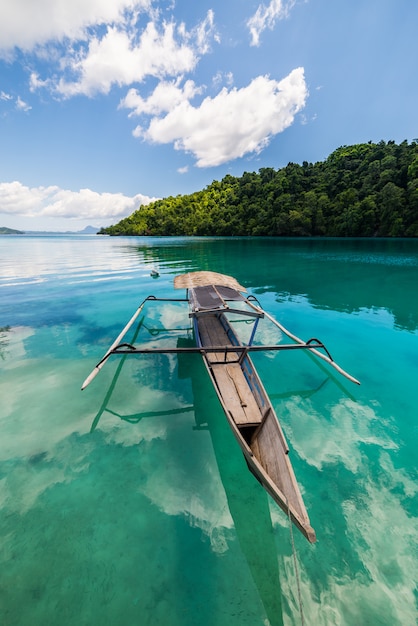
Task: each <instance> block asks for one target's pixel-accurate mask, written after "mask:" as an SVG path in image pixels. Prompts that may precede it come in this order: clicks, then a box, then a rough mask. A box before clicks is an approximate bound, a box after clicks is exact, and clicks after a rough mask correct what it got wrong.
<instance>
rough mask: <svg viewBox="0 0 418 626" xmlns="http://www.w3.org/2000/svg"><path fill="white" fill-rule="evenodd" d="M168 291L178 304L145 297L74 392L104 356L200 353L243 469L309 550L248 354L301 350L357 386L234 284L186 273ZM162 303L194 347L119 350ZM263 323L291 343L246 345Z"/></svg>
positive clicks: (308, 531) (302, 515)
mask: <svg viewBox="0 0 418 626" xmlns="http://www.w3.org/2000/svg"><path fill="white" fill-rule="evenodd" d="M174 286H175V288H176V289H185V290H186V292H187V297H186V299H180V298H164V299H159V298H155V297H154V296H148V297H147V298H145V300H144V301H143V302H142V303H141V305H140V306H139V308H138V309H137V311H136V312H135V314H134V315H133V316H132V318H131V319H130V321H129V322H128V324H127V325H126V326H125V328H124V329H123V331H122V332H121V333H120V335H119V336H118V337H117V339H116V340H115V341H114V343H113V344H112V345H111V346H110V348H109V350H108V351H107V352H106V354H105V355H104V357H103V358H102V360H101V361H100V362H99V363H98V364H97V365H96V367H95V368H94V369H93V371H92V372H91V374H90V375H89V376H88V377H87V378H86V380H85V381H84V383H83V385H82V389H85V387H87V385H88V384H89V383H90V382H91V381H92V380H93V378H94V377H95V376H96V375H97V374H98V372H99V371H100V369H101V368H102V367H103V365H104V364H105V363H106V361H107V359H108V358H109V357H110V356H111V355H112V354H150V353H180V352H191V353H193V352H195V353H196V352H198V353H200V354H201V356H202V358H203V361H204V364H205V366H206V369H207V371H208V373H209V376H210V378H211V380H212V383H213V385H214V388H215V390H216V393H217V395H218V398H219V401H220V403H221V405H222V408H223V410H224V413H225V415H226V417H227V419H228V422H229V424H230V426H231V429H232V432H233V433H234V435H235V437H236V439H237V441H238V443H239V445H240V447H241V450H242V452H243V454H244V456H245V459H246V461H247V464H248V467H249V469H250V470H251V472H252V473H253V474H254V476H255V477H256V478H257V479H258V480H259V482H260V483H261V484H262V485H263V487H264V488H265V489H266V491H267V492H268V493H269V494H270V495H271V497H272V498H273V499H274V500H275V501H276V502H277V504H278V505H279V506H280V507H281V508H282V509H283V511H284V512H285V513H286V514H287V515H288V516H289V518H290V519H291V520H292V522H293V523H294V524H295V525H296V526H297V528H299V530H300V531H301V532H302V533H303V535H305V537H306V538H307V539H308V540H309V541H310V542H311V543H313V542H315V540H316V537H315V531H314V530H313V528H312V526H311V524H310V521H309V517H308V514H307V512H306V508H305V505H304V503H303V499H302V496H301V493H300V490H299V486H298V483H297V481H296V478H295V474H294V471H293V468H292V465H291V463H290V459H289V454H288V453H289V448H288V445H287V442H286V438H285V436H284V433H283V430H282V428H281V426H280V423H279V420H278V418H277V415H276V413H275V411H274V408H273V406H272V404H271V402H270V399H269V397H268V395H267V393H266V391H265V389H264V387H263V384H262V382H261V380H260V377H259V376H258V374H257V371H256V369H255V367H254V365H253V362H252V360H251V358H250V353H251V352H254V351H261V350H264V351H266V350H294V349H305V350H309V351H310V352H311V353H313V354H315V355H316V356H317V357H319V358H321V359H323V360H325V361H326V362H327V363H328V364H329V365H331V366H332V367H334V368H335V369H336V370H337V371H338V372H339V373H340V374H342V375H343V376H345V377H346V378H348V379H349V380H351V381H352V382H354V383H357V384H359V381H358V380H356V379H355V378H353V377H352V376H351V375H350V374H348V373H347V372H345V371H344V370H343V369H342V368H341V367H339V366H338V365H337V364H336V363H335V362H334V361H333V360H332V358H331V356H330V354H329V352H328V351H327V350H326V348H325V346H324V345H323V344H322V343H321V342H319V341H318V340H317V339H310V340H309V341H307V342H304V341H302V340H301V339H299V338H298V337H296V336H295V335H293V334H292V333H290V332H289V331H288V330H287V329H286V328H284V326H282V325H281V324H280V323H279V322H277V321H276V320H275V319H274V318H273V317H271V316H270V315H269V314H268V313H266V311H264V310H263V309H262V308H261V306H260V305H259V303H258V301H257V300H256V298H255V297H253V296H247V295H245V294H246V289H245V288H244V287H242V286H241V285H240V284H239V283H238V282H237V281H236V280H235V279H234V278H232V277H230V276H226V275H224V274H217V273H215V272H192V273H188V274H182V275H180V276H176V278H175V279H174ZM162 300H163V301H177V302H179V301H180V302H182V301H184V302H188V303H189V305H190V313H189V316H190V318H191V320H192V323H193V330H194V336H195V341H196V347H193V348H178V347H177V348H149V349H146V348H138V347H135V346H134V345H131V344H127V343H122V339H123V337H124V336H125V334H126V333H127V332H128V330H129V328H130V327H131V326H132V325H133V323H134V322H135V320H136V319H137V317H138V315H139V314H140V312H141V311H142V309H143V307H144V305H145V303H146V302H150V301H151V302H156V301H159V302H160V301H162ZM237 316H238V317H241V318H244V319H248V320H251V321H253V322H254V323H253V326H252V331H251V336H250V337H249V340H248V341H247V342H246V343H245V344H244V343H243V342H242V340H241V339H240V338H239V337H238V335H237V333H236V330H235V328H234V326H233V324H232V323H231V318H234V317H235V318H236V317H237ZM264 317H266V318H268V319H269V320H270V321H271V322H272V323H273V324H275V325H276V326H277V327H278V328H280V330H281V331H282V332H284V333H285V334H286V335H287V336H289V337H290V338H291V339H292V341H293V343H289V344H277V345H271V346H260V345H254V343H253V341H254V337H255V333H256V330H257V326H258V323H259V320H260V319H262V318H264Z"/></svg>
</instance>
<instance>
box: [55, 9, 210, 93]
mask: <svg viewBox="0 0 418 626" xmlns="http://www.w3.org/2000/svg"><path fill="white" fill-rule="evenodd" d="M212 23H213V14H212V13H211V12H209V13H208V15H207V16H206V18H205V20H204V21H203V22H202V23H200V24H199V25H198V27H196V29H194V30H193V31H191V32H186V31H185V30H184V28H183V27H182V26H178V27H177V26H176V25H175V24H174V23H173V22H169V23H164V24H162V25H161V26H160V27H158V26H157V24H156V23H155V22H152V21H150V22H148V24H147V26H146V27H145V28H144V30H143V31H142V32H141V34H140V36H139V39H138V41H137V40H136V30H135V29H134V30H132V29H130V28H128V27H125V28H121V27H108V28H107V31H106V33H105V35H104V36H102V37H101V38H99V37H93V38H92V39H91V40H90V42H89V45H88V49H87V50H86V51H82V52H80V51H77V52H76V53H74V54H73V55H69V56H68V57H67V58H66V60H65V64H66V69H67V70H69V72H70V74H71V75H73V76H74V77H75V80H72V81H70V80H66V79H63V78H62V79H60V81H59V82H58V84H57V86H56V88H57V91H58V92H59V93H60V94H62V95H64V96H73V95H76V94H85V95H93V94H94V93H97V92H102V93H108V92H109V90H110V88H111V87H112V85H118V86H125V85H132V84H133V83H141V82H142V81H143V80H144V79H145V78H147V77H154V78H157V79H164V78H165V77H167V76H178V75H183V74H184V73H187V72H191V71H192V70H193V69H194V68H195V66H196V64H197V62H198V60H199V56H200V54H201V52H202V51H205V50H206V48H207V46H208V38H210V31H211V29H212Z"/></svg>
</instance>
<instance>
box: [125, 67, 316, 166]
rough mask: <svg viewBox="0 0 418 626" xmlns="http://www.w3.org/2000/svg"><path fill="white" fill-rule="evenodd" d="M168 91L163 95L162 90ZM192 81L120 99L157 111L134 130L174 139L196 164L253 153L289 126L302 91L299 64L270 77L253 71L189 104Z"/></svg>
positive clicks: (216, 162) (153, 138)
mask: <svg viewBox="0 0 418 626" xmlns="http://www.w3.org/2000/svg"><path fill="white" fill-rule="evenodd" d="M168 92H169V96H168V95H167V94H168ZM194 94H195V90H194V88H193V85H192V84H191V85H189V88H188V89H187V90H184V91H183V92H181V90H180V89H179V88H178V87H176V86H174V85H172V86H171V88H169V87H167V89H165V90H162V91H161V92H158V93H156V92H154V93H153V94H152V95H151V96H150V97H149V99H147V100H143V99H142V98H141V97H140V96H138V94H136V93H133V92H132V93H131V94H130V95H129V97H128V98H126V99H125V101H124V105H125V106H129V107H131V108H132V110H133V111H134V112H136V113H143V112H146V113H155V114H157V113H162V112H166V114H165V115H160V116H158V115H155V116H154V117H152V119H151V121H150V123H149V125H148V127H147V128H145V129H144V128H143V127H142V126H138V127H137V129H136V131H135V134H136V135H137V136H138V137H142V138H144V139H146V140H148V141H152V142H155V143H171V142H173V143H174V146H175V148H176V149H177V150H185V151H186V152H190V153H192V154H193V155H194V156H195V158H196V159H197V161H196V165H197V166H198V167H211V166H216V165H220V164H222V163H226V162H227V161H230V160H232V159H236V158H238V157H242V156H244V155H245V154H248V153H259V152H260V151H261V150H262V149H263V148H265V147H266V146H267V145H268V143H269V141H270V139H271V137H272V136H274V135H276V134H277V133H280V132H281V131H283V130H284V129H285V128H287V127H288V126H290V125H291V124H292V122H293V120H294V118H295V115H296V113H297V112H298V111H300V110H301V109H302V107H303V106H304V105H305V102H306V98H307V95H308V91H307V87H306V83H305V77H304V71H303V68H297V69H295V70H293V71H292V72H291V73H290V74H289V75H288V76H287V77H286V78H284V79H283V80H281V81H276V80H273V79H271V78H269V77H268V76H259V77H257V78H255V79H254V80H253V81H251V83H250V84H249V85H248V86H246V87H243V88H241V89H236V88H232V89H230V90H228V89H227V88H223V89H222V90H221V91H220V92H219V93H218V95H217V96H215V97H214V98H210V97H207V98H205V99H204V100H203V101H202V102H201V104H200V106H196V107H195V106H193V105H192V104H191V103H190V101H189V95H192V96H193V95H194Z"/></svg>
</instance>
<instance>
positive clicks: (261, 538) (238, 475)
mask: <svg viewBox="0 0 418 626" xmlns="http://www.w3.org/2000/svg"><path fill="white" fill-rule="evenodd" d="M143 321H144V318H142V319H141V320H140V321H139V322H138V324H137V328H136V329H135V334H134V337H133V341H135V339H136V337H137V335H138V333H139V331H140V329H141V328H144V329H145V330H146V331H148V332H149V333H150V334H152V335H153V334H156V331H153V330H152V329H149V328H147V327H146V326H145V324H144V323H143ZM177 345H178V347H188V346H192V345H194V339H178V342H177ZM127 356H128V355H123V356H122V357H121V359H120V362H119V364H118V366H117V368H116V371H115V374H114V376H113V379H112V381H111V384H110V386H109V388H108V390H107V393H106V395H105V398H104V400H103V402H102V404H101V406H100V409H99V411H98V412H97V415H96V416H95V418H94V420H93V422H92V425H91V429H90V432H93V431H94V430H95V429H96V428H97V426H98V424H99V421H100V418H101V417H102V415H103V413H105V412H107V413H109V414H111V415H114V416H115V417H118V418H119V419H121V420H123V421H125V422H128V423H131V424H136V423H138V422H140V421H141V420H142V419H145V418H150V419H152V418H153V417H157V416H170V415H176V414H180V413H185V412H192V411H193V412H194V415H195V426H194V428H196V429H198V430H202V429H204V430H207V431H208V432H209V434H210V437H211V441H212V446H213V451H214V455H215V458H216V462H217V466H218V471H219V476H220V479H221V481H222V485H223V488H224V491H225V495H226V499H227V502H228V508H229V511H230V514H231V517H232V520H233V522H234V528H235V532H236V536H237V539H238V542H239V545H240V548H241V552H242V554H243V557H244V559H245V561H246V562H247V564H248V568H249V571H250V573H251V576H252V579H253V581H254V584H255V587H256V589H257V592H258V595H259V598H260V601H261V602H262V604H263V607H264V610H265V613H266V617H267V618H268V623H269V624H270V626H283V611H282V600H281V588H280V571H279V559H278V554H277V546H276V543H275V541H276V539H275V531H274V528H273V524H272V521H271V515H270V508H269V500H268V495H267V493H266V492H265V491H264V489H262V488H261V487H260V486H259V484H258V482H256V480H255V479H254V477H253V475H252V474H251V473H250V472H248V470H247V467H246V465H245V459H244V457H243V455H242V454H241V452H240V451H239V449H237V447H236V445H235V440H234V438H233V435H232V433H231V431H230V428H229V426H228V424H227V422H226V420H225V419H224V416H223V414H222V411H221V410H220V407H219V403H218V400H217V397H216V394H215V392H214V390H213V387H212V385H211V384H210V381H209V380H208V377H207V373H206V370H205V367H204V364H203V361H202V360H201V359H200V357H198V356H197V355H193V354H179V355H178V377H179V378H180V379H190V381H191V388H192V394H193V404H192V405H191V406H184V407H182V408H177V409H168V410H164V411H146V412H139V413H135V414H130V415H121V414H119V413H118V412H117V411H115V410H112V409H110V408H109V406H108V405H109V403H110V400H111V397H112V394H113V392H114V389H115V387H116V384H117V382H118V379H119V377H120V374H121V372H122V369H123V365H124V363H125V359H126V358H127ZM325 371H326V370H325ZM326 374H327V378H326V379H325V380H324V381H323V382H322V383H321V384H320V385H319V386H318V387H317V388H316V389H309V390H298V391H294V392H288V394H286V395H298V396H301V397H308V396H310V395H312V394H314V393H317V392H318V391H319V390H320V389H321V388H322V387H323V386H324V385H325V384H326V382H327V381H328V380H329V378H330V374H329V372H326ZM275 395H277V396H280V397H282V396H281V395H280V394H273V396H272V397H275ZM237 459H239V460H238V462H237ZM289 550H290V542H289Z"/></svg>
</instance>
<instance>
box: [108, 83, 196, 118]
mask: <svg viewBox="0 0 418 626" xmlns="http://www.w3.org/2000/svg"><path fill="white" fill-rule="evenodd" d="M180 82H181V81H180V79H177V80H175V81H172V82H163V81H162V82H160V83H159V84H158V85H157V87H156V88H155V89H154V91H153V93H152V94H151V95H150V96H149V98H142V96H140V94H139V93H138V91H137V90H136V89H130V90H129V91H128V94H127V95H126V97H125V98H124V99H123V100H122V102H121V104H120V106H121V107H124V108H126V109H131V113H130V116H131V115H141V114H142V113H145V114H147V115H159V114H160V113H165V112H167V111H171V110H172V109H173V108H175V107H176V106H179V105H180V104H181V103H182V102H184V101H189V100H191V99H192V98H194V96H195V95H197V94H200V93H201V92H202V88H198V87H196V85H195V84H194V82H193V81H192V80H188V81H186V82H185V84H184V86H183V87H180Z"/></svg>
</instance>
